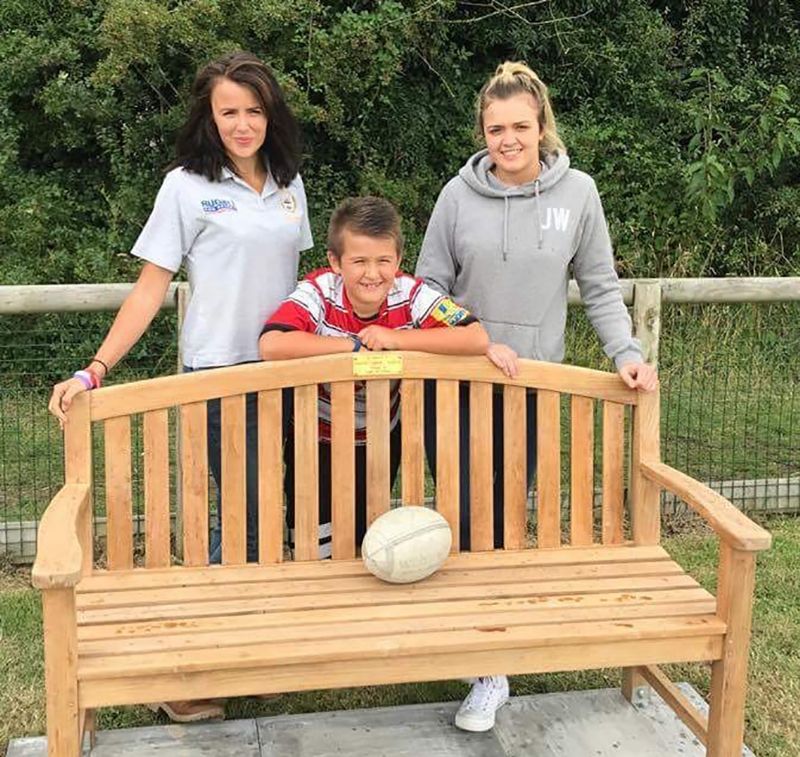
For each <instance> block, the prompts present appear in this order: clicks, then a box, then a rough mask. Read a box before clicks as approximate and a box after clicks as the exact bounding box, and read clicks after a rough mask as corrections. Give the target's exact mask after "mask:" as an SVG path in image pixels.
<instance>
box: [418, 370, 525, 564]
mask: <svg viewBox="0 0 800 757" xmlns="http://www.w3.org/2000/svg"><path fill="white" fill-rule="evenodd" d="M525 409H526V413H527V424H526V431H527V440H526V441H527V445H526V455H525V457H526V464H527V491H530V488H531V485H532V484H533V479H534V476H535V474H536V393H535V392H532V391H528V392H527V393H526V396H525ZM458 415H459V418H458V428H459V434H458V436H459V441H458V443H459V461H458V470H459V480H458V487H459V514H460V521H461V534H460V539H459V541H460V545H461V549H462V550H468V549H469V548H470V531H469V527H470V510H469V489H470V487H469V437H470V431H469V384H468V383H466V382H464V383H462V384H461V385H460V387H459V402H458ZM503 425H504V424H503V395H502V393H500V392H493V394H492V448H493V449H492V470H493V471H494V491H493V494H494V546H495V549H500V548H502V547H503V524H504V510H503V504H504V491H503ZM425 455H426V457H427V458H428V465H429V466H430V469H431V475H432V476H433V480H434V481H435V480H436V383H435V382H434V381H426V382H425Z"/></svg>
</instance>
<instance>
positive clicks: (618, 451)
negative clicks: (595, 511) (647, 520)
mask: <svg viewBox="0 0 800 757" xmlns="http://www.w3.org/2000/svg"><path fill="white" fill-rule="evenodd" d="M624 458H625V406H624V405H620V404H618V403H616V402H603V544H621V543H622V541H623V539H624V535H623V532H622V508H623V504H622V490H623V464H624Z"/></svg>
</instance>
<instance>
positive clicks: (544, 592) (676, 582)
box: [78, 574, 697, 624]
mask: <svg viewBox="0 0 800 757" xmlns="http://www.w3.org/2000/svg"><path fill="white" fill-rule="evenodd" d="M696 585H697V584H696V582H695V581H694V580H693V579H692V578H691V577H690V576H686V575H681V574H675V575H655V576H642V577H639V576H623V577H618V578H599V579H577V580H574V581H569V580H564V581H557V582H556V581H551V582H549V583H548V582H541V583H540V585H538V586H537V587H536V589H537V591H536V596H535V597H534V596H532V595H531V584H530V583H507V584H505V585H503V584H479V585H478V586H479V587H480V590H481V592H482V596H483V597H484V599H485V601H489V600H490V599H495V598H508V597H519V598H525V599H526V600H530V601H531V602H538V601H540V599H539V598H540V597H546V596H552V595H554V594H582V593H604V592H615V591H620V592H622V591H629V592H637V591H648V592H658V591H662V590H671V589H680V588H685V587H694V586H696ZM464 597H465V589H464V587H463V586H445V587H442V588H437V589H431V590H429V591H428V592H426V594H425V600H424V601H427V602H432V603H435V602H439V601H451V600H458V599H464ZM386 601H389V599H388V597H387V594H386V592H384V591H382V590H381V589H379V588H377V589H373V590H369V591H367V590H364V591H363V592H362V595H361V596H360V597H355V598H354V597H353V596H352V594H349V595H342V594H319V595H316V596H313V597H309V596H308V595H305V596H282V597H259V598H255V599H253V598H244V599H225V598H219V599H213V598H212V599H208V600H206V601H203V602H184V603H177V604H166V605H155V604H150V605H137V606H136V607H133V608H131V607H112V608H92V609H86V610H80V611H79V613H78V616H79V623H81V624H96V623H109V622H123V621H131V620H146V619H149V620H158V619H162V620H166V619H174V620H178V619H185V618H194V617H203V616H210V615H225V614H228V615H238V614H246V613H250V612H272V611H279V610H303V609H306V610H308V609H316V608H324V607H344V606H349V607H353V608H356V609H357V608H358V607H360V606H361V605H362V604H373V603H380V602H386ZM390 601H392V602H420V601H421V597H420V593H419V592H414V590H413V589H399V590H398V591H397V592H395V595H394V596H392V597H391V600H390Z"/></svg>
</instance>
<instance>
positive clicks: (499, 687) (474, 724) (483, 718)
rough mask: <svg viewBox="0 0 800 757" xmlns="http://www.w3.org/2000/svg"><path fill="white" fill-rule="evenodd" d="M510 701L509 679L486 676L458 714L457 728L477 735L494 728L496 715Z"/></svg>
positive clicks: (476, 684) (478, 683) (475, 687)
mask: <svg viewBox="0 0 800 757" xmlns="http://www.w3.org/2000/svg"><path fill="white" fill-rule="evenodd" d="M507 701H508V678H506V677H505V676H485V677H483V678H478V679H477V680H476V681H475V683H473V684H472V689H471V690H470V692H469V694H467V697H466V699H464V701H463V702H462V703H461V707H459V708H458V712H457V713H456V727H457V728H460V729H461V730H462V731H473V732H476V733H479V732H482V731H489V730H491V729H492V728H494V716H495V713H496V712H497V711H498V710H499V709H500V708H501V707H502V706H503V705H504V704H505V703H506V702H507Z"/></svg>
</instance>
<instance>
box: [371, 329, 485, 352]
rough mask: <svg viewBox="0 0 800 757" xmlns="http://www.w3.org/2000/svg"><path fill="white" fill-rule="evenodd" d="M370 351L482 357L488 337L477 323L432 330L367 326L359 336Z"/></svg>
mask: <svg viewBox="0 0 800 757" xmlns="http://www.w3.org/2000/svg"><path fill="white" fill-rule="evenodd" d="M358 336H359V339H361V341H362V342H363V343H364V346H365V347H367V348H369V349H371V350H418V351H420V352H435V353H438V354H440V355H483V354H484V353H485V352H486V348H487V347H488V346H489V335H488V334H487V333H486V329H484V328H483V326H481V324H480V323H478V321H473V322H472V323H469V324H466V325H464V326H452V327H445V328H435V329H402V330H394V329H387V328H386V327H385V326H367V328H365V329H364V330H363V331H362V332H361V333H360V334H359V335H358Z"/></svg>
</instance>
